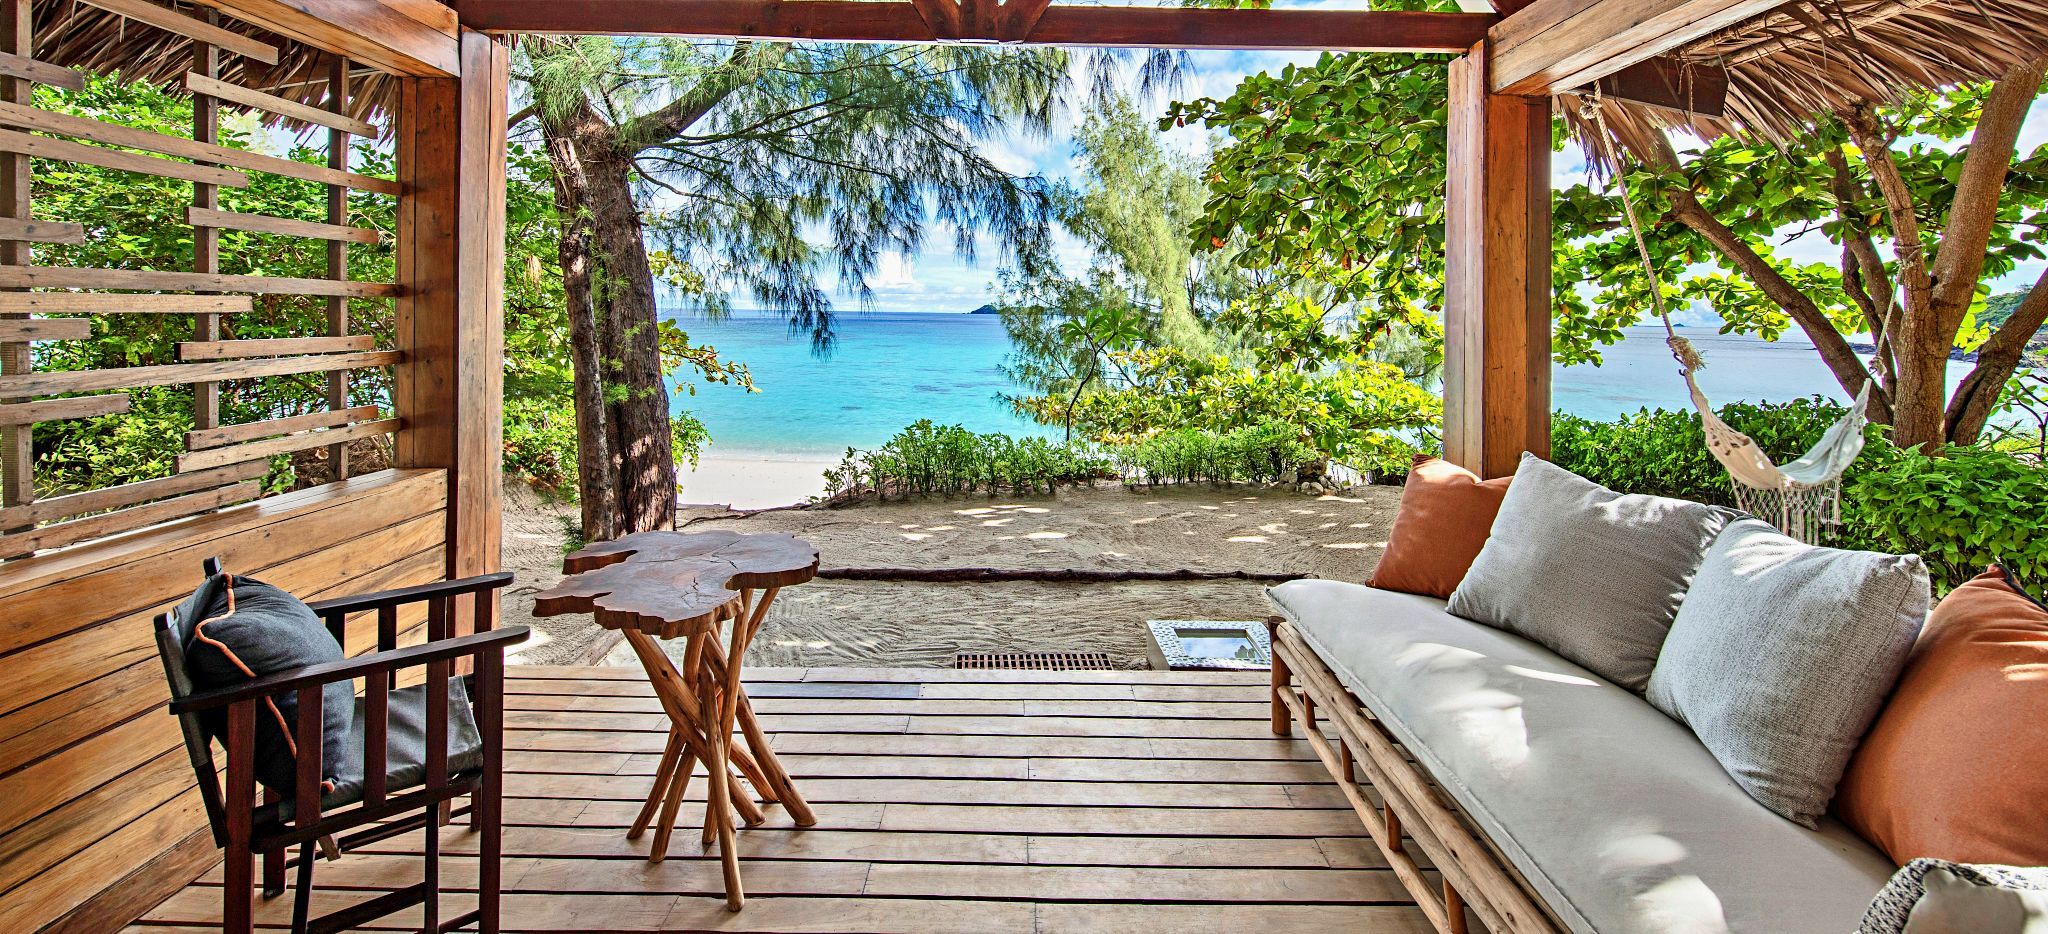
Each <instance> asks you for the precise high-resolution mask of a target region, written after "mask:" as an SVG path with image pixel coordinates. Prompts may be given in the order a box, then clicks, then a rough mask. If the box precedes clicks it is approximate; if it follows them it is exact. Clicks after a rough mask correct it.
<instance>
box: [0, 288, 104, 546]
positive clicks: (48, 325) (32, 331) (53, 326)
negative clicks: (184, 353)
mask: <svg viewBox="0 0 2048 934" xmlns="http://www.w3.org/2000/svg"><path fill="white" fill-rule="evenodd" d="M91 336H92V320H91V319H89V318H18V319H15V320H12V321H0V341H82V340H85V339H86V338H88V337H91ZM0 528H5V526H0Z"/></svg>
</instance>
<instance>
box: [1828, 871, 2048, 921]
mask: <svg viewBox="0 0 2048 934" xmlns="http://www.w3.org/2000/svg"><path fill="white" fill-rule="evenodd" d="M2044 930H2048V869H2023V868H2019V867H2016V866H1984V865H1970V864H1967V863H1952V862H1949V861H1948V860H1944V859H1916V860H1914V861H1912V862H1910V863H1907V864H1906V865H1905V866H1904V867H1903V868H1901V869H1900V870H1899V871H1898V872H1897V873H1895V874H1894V875H1893V876H1892V881H1890V882H1887V883H1885V887H1884V888H1883V889H1882V890H1880V891H1879V892H1878V893H1877V898H1875V899H1872V900H1871V902H1870V910H1868V911H1866V912H1864V915H1863V923H1862V924H1859V925H1857V926H1856V934H1965V932H1969V934H2040V932H2042V931H2044Z"/></svg>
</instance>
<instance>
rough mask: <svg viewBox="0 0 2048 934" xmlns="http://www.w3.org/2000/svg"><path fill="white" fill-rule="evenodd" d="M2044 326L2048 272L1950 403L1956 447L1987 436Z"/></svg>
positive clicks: (1950, 429) (1996, 335) (1950, 424)
mask: <svg viewBox="0 0 2048 934" xmlns="http://www.w3.org/2000/svg"><path fill="white" fill-rule="evenodd" d="M2044 323H2048V270H2042V272H2041V277H2040V278H2039V279H2037V280H2035V282H2034V288H2033V289H2032V290H2031V291H2029V292H2028V293H2027V297H2026V298H2025V299H2023V300H2021V301H2020V305H2019V307H2018V308H2015V309H2013V310H2012V317H2010V318H2007V319H2005V323H2004V324H2002V325H2000V326H1999V328H1998V330H1996V331H1993V332H1991V338H1990V339H1989V340H1986V341H1985V342H1984V346H1982V347H1979V348H1977V365H1976V366H1975V367H1972V368H1971V370H1970V375H1968V376H1965V377H1963V382H1962V384H1961V385H1959V386H1957V387H1956V392H1955V395H1954V396H1953V397H1951V398H1950V399H1949V403H1948V412H1947V422H1948V437H1949V440H1950V441H1951V442H1952V443H1955V444H1968V443H1970V442H1972V441H1975V440H1976V439H1977V436H1978V435H1979V434H1981V433H1983V431H1984V425H1985V423H1986V422H1988V421H1990V419H1991V410H1992V409H1994V408H1996V407H1997V406H1998V396H1999V394H2000V393H2001V392H2003V391H2004V390H2005V382H2006V380H2009V379H2011V378H2012V374H2013V371H2015V370H2017V369H2019V365H2020V359H2021V358H2022V357H2023V356H2025V354H2026V352H2027V342H2028V341H2031V340H2033V338H2034V335H2035V334H2036V333H2037V332H2039V331H2040V330H2041V326H2042V325H2043V324H2044Z"/></svg>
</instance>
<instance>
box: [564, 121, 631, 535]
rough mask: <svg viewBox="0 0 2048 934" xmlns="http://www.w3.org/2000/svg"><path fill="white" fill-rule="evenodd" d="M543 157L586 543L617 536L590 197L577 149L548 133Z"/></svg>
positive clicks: (614, 487)
mask: <svg viewBox="0 0 2048 934" xmlns="http://www.w3.org/2000/svg"><path fill="white" fill-rule="evenodd" d="M548 157H549V161H550V162H551V163H552V164H553V165H554V179H555V209H556V213H557V214H558V215H559V216H560V217H561V219H562V220H561V223H562V232H561V239H560V240H559V242H558V243H557V244H556V252H557V255H558V256H559V257H560V259H561V263H562V292H563V296H564V298H565V300H566V304H567V306H568V307H567V309H566V312H567V315H568V319H569V359H570V363H571V368H572V371H573V373H574V385H573V388H572V390H571V393H570V398H571V399H572V400H573V402H574V405H575V409H576V477H577V483H576V487H577V493H578V497H577V499H578V504H579V506H580V507H581V514H582V521H583V529H582V532H583V537H584V539H585V540H586V541H608V540H610V539H613V538H617V537H618V536H619V507H618V487H617V481H616V480H615V478H614V477H613V474H612V449H611V441H610V438H611V432H610V431H609V430H608V429H607V427H606V425H605V408H604V385H603V378H604V377H603V371H602V367H601V366H600V365H599V362H598V361H599V358H600V355H599V353H598V340H599V338H598V327H597V304H596V300H597V299H596V296H595V295H594V294H592V291H591V290H592V283H591V281H590V262H591V259H590V219H589V216H588V215H587V214H585V213H584V211H583V208H582V206H583V204H585V203H586V202H587V201H588V200H589V199H588V197H587V195H585V193H584V189H585V188H586V187H588V186H587V184H586V182H585V179H584V176H583V171H582V165H581V163H580V162H579V161H578V160H577V158H576V147H575V145H574V144H573V143H571V142H570V141H569V140H568V139H566V138H563V137H561V136H557V135H555V134H553V133H550V134H549V135H548Z"/></svg>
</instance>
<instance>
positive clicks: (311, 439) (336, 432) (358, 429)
mask: <svg viewBox="0 0 2048 934" xmlns="http://www.w3.org/2000/svg"><path fill="white" fill-rule="evenodd" d="M399 425H400V423H399V420H398V419H395V418H383V419H378V420H377V421H374V422H357V423H356V424H353V425H348V426H345V427H341V428H329V429H325V430H322V431H304V432H300V433H298V434H294V435H285V436H283V437H280V438H270V439H268V440H264V441H251V442H249V443H247V444H232V445H227V446H224V447H217V448H207V449H206V450H203V451H193V452H191V453H190V454H180V455H178V472H179V473H186V472H189V471H194V470H207V469H210V468H213V467H221V466H225V465H228V464H239V463H241V462H243V461H255V460H268V459H270V458H273V457H276V456H277V455H279V454H290V453H291V452H293V451H303V450H306V449H307V448H317V447H320V446H322V445H328V444H342V443H345V442H349V441H354V440H356V439H358V438H373V437H376V436H377V435H388V434H390V433H392V432H394V431H397V430H398V429H399Z"/></svg>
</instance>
